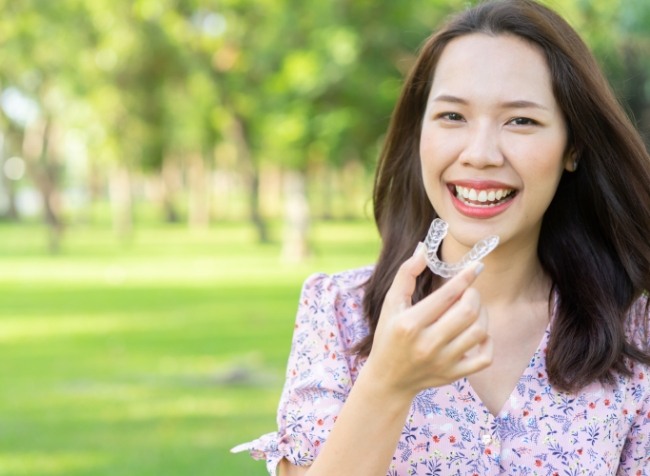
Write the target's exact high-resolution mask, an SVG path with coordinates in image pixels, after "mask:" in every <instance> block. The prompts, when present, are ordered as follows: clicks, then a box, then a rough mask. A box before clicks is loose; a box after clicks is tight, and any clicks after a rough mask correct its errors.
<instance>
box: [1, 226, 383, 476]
mask: <svg viewBox="0 0 650 476" xmlns="http://www.w3.org/2000/svg"><path fill="white" fill-rule="evenodd" d="M0 234H1V235H2V242H3V247H2V249H1V250H0V379H1V381H0V382H1V384H0V475H12V476H25V475H31V476H36V475H38V476H49V475H66V476H82V475H84V476H85V475H89V476H90V475H92V476H102V475H107V476H108V475H111V476H118V475H119V476H136V475H137V476H144V475H152V476H153V475H155V476H165V475H170V476H171V475H174V476H180V475H193V476H199V475H218V476H221V475H226V476H230V475H237V476H247V475H251V476H255V475H260V476H261V475H263V474H266V472H265V471H264V465H263V463H261V462H253V461H252V460H250V459H249V458H248V457H247V456H246V455H244V454H239V455H231V454H230V453H229V452H228V450H229V448H230V447H232V446H234V445H235V444H238V443H240V442H243V441H247V440H249V439H252V438H254V437H255V436H257V435H259V434H262V433H265V432H268V431H272V430H273V429H274V427H275V422H274V420H275V416H274V413H275V408H276V405H277V400H278V397H279V394H280V390H281V386H282V379H283V372H284V365H285V361H286V358H287V354H288V350H289V344H290V339H291V331H292V327H293V319H294V316H295V311H296V303H297V299H298V293H299V291H300V285H301V282H302V281H303V280H304V278H305V277H306V276H307V275H309V274H310V273H312V272H314V271H326V272H331V271H336V270H340V269H345V268H348V267H353V266H360V265H364V264H367V263H370V262H372V261H373V260H374V257H375V255H376V252H377V249H378V243H377V238H376V233H375V230H374V228H373V226H372V224H370V223H369V222H365V221H358V222H328V223H316V224H315V225H314V230H313V249H314V255H313V256H312V258H311V259H310V260H309V261H308V262H306V263H304V264H300V265H289V264H286V263H282V262H281V261H280V260H279V258H278V256H279V245H277V244H270V245H259V244H256V243H255V240H254V237H253V233H252V230H250V229H249V227H248V226H246V225H245V224H241V223H223V224H218V225H215V226H214V227H213V228H211V229H210V230H207V231H202V232H191V231H188V230H186V229H185V228H183V227H179V226H176V227H162V226H158V227H147V228H146V229H138V230H137V232H136V233H135V236H134V238H133V241H132V242H131V243H130V244H129V245H128V246H125V245H120V244H118V243H116V242H115V240H114V238H113V236H112V234H111V233H110V230H107V229H91V228H82V227H79V228H74V229H71V230H70V231H69V232H68V234H67V236H66V240H65V244H64V247H63V251H62V253H61V254H60V255H58V256H48V255H47V254H46V253H44V251H43V250H44V248H45V236H44V232H43V230H41V229H40V228H39V227H38V226H35V225H22V226H16V225H8V224H1V225H0Z"/></svg>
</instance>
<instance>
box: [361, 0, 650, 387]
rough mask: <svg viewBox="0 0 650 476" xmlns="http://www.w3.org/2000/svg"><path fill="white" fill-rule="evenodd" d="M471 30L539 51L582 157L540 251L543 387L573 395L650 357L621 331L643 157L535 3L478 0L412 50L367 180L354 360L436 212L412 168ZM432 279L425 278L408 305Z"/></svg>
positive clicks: (596, 73) (642, 275)
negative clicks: (427, 119) (376, 245)
mask: <svg viewBox="0 0 650 476" xmlns="http://www.w3.org/2000/svg"><path fill="white" fill-rule="evenodd" d="M471 33H485V34H488V35H502V34H508V35H516V36H518V37H520V38H523V39H524V40H526V41H528V42H530V43H532V44H534V45H537V46H538V47H539V48H541V50H542V51H543V52H544V54H545V57H546V60H547V62H548V66H549V69H550V72H551V77H552V82H553V92H554V95H555V98H556V100H557V102H558V103H559V105H560V107H561V109H562V112H563V114H564V116H565V119H566V123H567V125H568V134H569V135H568V137H569V148H570V149H571V150H573V151H575V152H576V153H577V156H576V157H577V158H578V161H579V162H578V163H579V166H578V169H577V171H576V172H573V173H566V172H565V173H564V175H563V176H562V178H561V180H560V184H559V187H558V190H557V192H556V194H555V197H554V199H553V201H552V202H551V204H550V206H549V208H548V210H547V211H546V213H545V215H544V218H543V222H542V228H541V236H540V240H539V247H538V255H539V259H540V262H541V264H542V267H543V268H544V270H545V272H546V273H547V274H548V275H549V276H550V278H551V279H552V282H553V288H554V291H555V292H557V294H558V296H559V302H558V311H557V316H556V318H555V320H554V325H553V326H552V331H551V336H550V342H549V346H548V349H547V371H548V376H549V379H550V382H551V383H552V384H553V385H554V386H555V387H556V388H558V389H561V390H567V391H571V390H577V389H579V388H581V387H583V386H585V385H587V384H589V383H591V382H594V381H607V380H609V379H611V378H612V377H613V375H614V373H615V372H619V373H622V374H629V368H628V365H627V361H628V359H632V360H636V361H640V362H643V363H646V364H650V354H648V353H647V349H640V348H638V347H636V346H635V345H633V344H632V343H631V342H629V341H628V339H627V338H626V330H625V325H626V316H627V312H628V310H629V309H630V306H631V305H632V303H633V302H634V301H635V300H636V299H637V298H638V297H639V296H640V295H641V293H642V292H643V291H644V290H646V289H650V158H649V156H648V152H647V150H646V148H645V145H644V144H643V141H642V139H641V137H640V135H639V133H638V132H637V130H636V129H635V127H634V126H633V125H632V124H631V122H630V120H629V119H628V117H627V115H626V114H625V112H624V110H623V109H622V108H621V106H620V104H619V103H618V101H617V100H616V98H615V97H614V95H613V93H612V92H611V89H610V87H609V84H608V83H607V81H606V79H605V78H604V76H603V74H602V72H601V70H600V68H599V67H598V65H597V63H596V61H595V59H594V57H593V56H592V54H591V52H590V51H589V49H588V48H587V46H586V45H585V44H584V42H583V41H582V40H581V39H580V37H579V36H578V34H577V33H576V32H575V31H574V30H573V29H572V28H571V27H570V26H569V25H568V23H567V22H566V21H564V20H563V19H562V18H561V17H560V16H559V15H558V14H556V13H555V12H553V11H552V10H550V9H548V8H546V7H544V6H542V5H540V4H538V3H536V2H534V1H532V0H492V1H487V2H484V3H482V4H480V5H478V6H476V7H474V8H472V9H470V10H467V11H464V12H463V13H461V14H459V15H458V16H456V17H455V18H453V19H452V20H451V21H450V22H448V23H447V24H446V25H445V26H443V27H442V29H441V30H439V31H438V32H437V33H435V34H434V35H432V36H431V37H430V38H429V39H428V40H427V41H426V42H425V44H424V45H423V47H422V48H421V50H420V54H419V57H418V59H417V61H416V64H415V65H414V67H413V69H412V71H411V73H410V75H409V76H408V78H407V80H406V83H405V85H404V87H403V90H402V94H401V97H400V99H399V101H398V103H397V105H396V108H395V111H394V113H393V117H392V120H391V124H390V127H389V130H388V134H387V137H386V141H385V144H384V148H383V151H382V153H381V155H380V158H379V164H378V168H377V173H376V177H375V187H374V197H373V198H374V214H375V220H376V223H377V226H378V228H379V232H380V235H381V237H382V251H381V254H380V256H379V260H378V262H377V265H376V268H375V271H374V273H373V275H372V277H371V278H370V280H369V281H368V283H367V284H366V289H365V293H366V294H365V298H364V311H365V315H366V319H367V320H368V323H369V326H370V330H371V332H370V335H369V336H368V337H367V338H366V339H365V340H363V341H362V342H360V343H359V345H358V346H357V348H356V351H357V353H358V355H360V356H362V357H363V356H367V355H368V354H369V353H370V350H371V348H372V341H373V337H374V331H375V328H376V326H377V321H378V319H379V314H380V311H381V307H382V304H383V300H384V296H385V294H386V292H387V291H388V288H389V287H390V285H391V283H392V281H393V278H394V276H395V273H396V271H397V268H398V267H399V265H400V264H401V263H402V262H404V261H405V260H406V259H407V258H408V257H409V256H410V255H411V254H412V252H413V250H414V248H415V246H416V244H417V242H418V241H420V240H422V239H423V237H424V236H425V234H426V231H427V228H428V226H429V224H430V222H431V220H432V219H433V218H434V217H435V216H436V212H435V210H434V209H433V208H432V206H431V203H430V202H429V199H428V198H427V195H426V193H425V190H424V186H423V183H422V176H421V171H420V158H419V137H420V129H421V126H422V118H423V115H424V111H425V106H426V98H427V97H428V94H429V90H430V88H431V82H432V80H433V74H434V72H435V68H436V64H437V62H438V59H439V58H440V55H441V53H442V51H443V49H444V48H445V46H446V45H447V44H448V43H449V42H450V41H451V40H453V39H454V38H457V37H459V36H463V35H467V34H471ZM440 284H441V283H440V280H439V278H437V277H436V276H434V275H432V274H431V273H424V274H423V275H422V276H421V277H420V278H418V285H417V290H416V293H415V295H414V301H418V300H420V299H422V298H423V297H424V296H426V295H427V294H428V293H429V292H430V291H431V290H432V289H435V288H436V287H438V286H439V285H440ZM646 331H647V329H646Z"/></svg>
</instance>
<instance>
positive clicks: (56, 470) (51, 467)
mask: <svg viewBox="0 0 650 476" xmlns="http://www.w3.org/2000/svg"><path fill="white" fill-rule="evenodd" d="M104 461H105V458H103V457H102V455H101V454H93V453H90V452H67V453H61V452H59V453H46V452H25V453H16V452H12V453H11V454H9V453H0V475H2V476H4V475H6V476H23V475H36V474H38V475H42V476H46V475H56V474H65V475H68V474H72V473H73V472H75V471H78V470H89V471H92V469H93V468H94V467H97V466H99V465H101V464H103V463H104Z"/></svg>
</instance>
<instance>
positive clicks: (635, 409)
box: [242, 0, 650, 476]
mask: <svg viewBox="0 0 650 476" xmlns="http://www.w3.org/2000/svg"><path fill="white" fill-rule="evenodd" d="M374 199H375V218H376V221H377V224H378V227H379V230H380V233H381V237H382V245H383V247H382V252H381V255H380V257H379V260H378V263H377V264H376V266H374V267H370V268H365V269H361V270H353V271H348V272H344V273H341V274H338V275H334V276H324V275H317V276H313V277H311V278H310V279H309V280H308V281H307V282H306V283H305V287H304V289H303V295H302V298H301V303H300V308H299V311H298V317H297V321H296V329H295V334H294V340H293V346H292V351H291V356H290V359H289V366H288V371H287V381H286V385H285V389H284V392H283V396H282V400H281V403H280V408H279V414H278V422H279V426H280V430H279V432H278V433H272V434H269V435H265V436H264V437H262V438H260V439H259V440H256V441H255V442H252V443H249V444H247V445H243V446H242V448H246V449H249V450H251V452H252V453H253V455H254V456H256V457H263V458H266V460H267V467H268V468H269V471H270V473H271V474H276V468H277V467H278V465H279V467H280V473H281V474H282V476H292V475H304V474H308V475H310V476H315V475H337V476H338V475H347V474H350V475H355V476H358V475H384V474H388V475H393V476H396V475H451V474H454V475H473V474H476V475H487V474H508V475H515V474H516V475H536V474H539V475H542V474H544V475H546V474H548V475H553V474H558V475H559V474H563V475H564V474H571V475H573V474H576V475H577V474H592V475H614V474H618V475H623V474H625V475H636V474H640V475H646V474H650V375H649V371H650V354H649V353H648V342H649V341H650V332H649V331H650V329H649V328H648V327H649V314H648V305H647V299H646V296H645V295H644V290H647V289H650V158H649V157H648V154H647V151H646V149H645V147H644V145H643V143H642V141H641V139H640V137H639V134H638V133H637V131H636V130H635V129H634V127H633V126H632V125H631V123H630V122H629V120H628V119H627V117H626V115H625V113H624V112H623V111H622V109H621V107H620V106H619V104H618V103H617V102H616V100H615V99H614V97H613V95H612V93H611V92H610V89H609V87H608V85H607V83H606V81H605V79H604V77H603V75H602V73H601V72H600V70H599V68H598V67H597V65H596V62H595V61H594V59H593V57H592V55H591V54H590V52H589V51H588V49H587V48H586V46H585V45H584V43H583V42H582V41H581V40H580V38H579V37H578V36H577V34H576V33H575V32H574V30H573V29H572V28H571V27H570V26H569V25H568V24H567V23H566V22H565V21H564V20H562V19H561V18H560V17H559V16H558V15H557V14H555V13H554V12H552V11H551V10H549V9H547V8H546V7H543V6H541V5H539V4H538V3H536V2H534V1H532V0H495V1H488V2H485V3H483V4H481V5H479V6H477V7H475V8H473V9H471V10H468V11H466V12H463V13H461V14H460V15H459V16H457V17H455V18H453V19H452V20H451V21H450V22H449V23H448V24H447V25H445V26H444V27H443V28H442V29H441V30H440V31H439V32H438V33H436V34H435V35H433V36H432V37H431V38H430V39H429V40H428V41H427V42H426V44H425V45H424V47H423V48H422V50H421V52H420V55H419V58H418V61H417V62H416V64H415V66H414V69H413V70H412V72H411V74H410V76H409V77H408V79H407V81H406V84H405V86H404V89H403V92H402V95H401V98H400V100H399V102H398V104H397V107H396V110H395V113H394V115H393V119H392V123H391V126H390V130H389V133H388V136H387V140H386V143H385V146H384V150H383V152H382V154H381V158H380V162H379V166H378V171H377V177H376V181H375V192H374ZM436 217H439V218H442V219H443V220H444V221H446V222H447V223H448V225H449V234H448V236H447V237H446V238H445V239H444V241H443V242H442V246H441V249H440V251H439V254H440V257H441V258H442V259H443V260H444V261H447V262H456V261H459V260H460V259H461V257H462V256H463V255H464V254H465V253H467V252H468V250H469V249H471V247H472V246H473V244H474V243H475V242H477V241H478V240H480V239H482V238H484V237H485V236H487V235H498V236H499V237H500V243H499V246H498V247H497V248H496V249H495V250H494V251H493V252H492V253H490V254H489V255H488V256H486V257H485V258H484V260H483V262H482V263H473V264H472V265H470V266H468V267H467V268H466V269H464V270H463V271H462V272H460V273H459V274H458V275H457V276H455V277H453V278H451V279H448V280H443V279H442V278H440V277H437V276H435V275H433V274H432V273H430V272H428V271H427V270H426V259H425V254H426V253H425V251H426V250H423V247H422V246H421V245H418V241H420V240H422V239H423V238H424V236H425V234H426V231H427V228H428V227H429V224H430V223H431V221H432V219H434V218H436ZM413 249H415V252H413Z"/></svg>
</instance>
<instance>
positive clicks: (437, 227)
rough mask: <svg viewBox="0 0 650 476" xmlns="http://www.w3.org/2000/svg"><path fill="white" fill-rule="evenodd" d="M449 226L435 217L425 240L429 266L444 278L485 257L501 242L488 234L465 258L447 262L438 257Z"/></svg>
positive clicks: (496, 237)
mask: <svg viewBox="0 0 650 476" xmlns="http://www.w3.org/2000/svg"><path fill="white" fill-rule="evenodd" d="M448 228H449V225H447V222H445V221H444V220H442V219H440V218H435V219H434V220H433V221H432V222H431V226H430V227H429V232H428V233H427V237H426V239H425V240H424V244H425V245H426V247H427V253H426V261H427V266H428V267H429V269H430V270H431V272H433V273H434V274H437V275H438V276H440V277H442V278H451V277H452V276H455V275H456V274H458V273H459V272H460V271H462V270H463V269H464V268H465V267H466V266H467V265H469V264H470V263H473V262H474V261H479V260H481V259H483V258H485V257H486V256H487V255H488V254H489V253H490V252H491V251H492V250H494V248H496V247H497V245H498V244H499V237H498V236H496V235H490V236H486V237H485V238H483V239H482V240H479V241H477V242H476V244H475V245H474V246H473V247H472V249H471V250H470V251H469V252H468V253H467V254H466V255H465V256H463V259H461V260H460V261H459V262H457V263H445V262H444V261H442V260H441V259H440V258H438V248H439V247H440V243H442V240H443V238H444V237H445V236H447V230H448Z"/></svg>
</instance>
